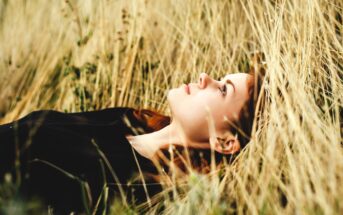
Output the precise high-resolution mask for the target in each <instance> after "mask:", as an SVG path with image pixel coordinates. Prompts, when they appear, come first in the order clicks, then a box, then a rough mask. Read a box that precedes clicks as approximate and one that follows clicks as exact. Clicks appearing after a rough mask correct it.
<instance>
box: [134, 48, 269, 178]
mask: <svg viewBox="0 0 343 215" xmlns="http://www.w3.org/2000/svg"><path fill="white" fill-rule="evenodd" d="M250 65H251V66H250V68H249V71H247V72H248V73H249V74H250V75H252V77H253V78H252V79H248V80H247V86H248V88H249V94H250V99H249V100H248V101H247V102H246V103H245V104H244V106H243V109H242V111H241V112H240V115H239V118H238V120H237V121H235V122H232V126H230V131H231V132H232V133H233V134H236V135H237V138H238V140H239V142H240V150H242V149H243V148H244V147H245V146H246V145H247V144H248V143H249V141H250V138H251V132H252V127H253V122H254V117H255V116H257V115H258V113H255V112H256V108H257V106H256V105H257V102H258V98H259V96H260V95H261V94H263V93H261V92H262V90H261V86H262V82H263V79H264V76H265V67H264V65H263V64H262V55H261V54H260V53H257V54H254V56H253V58H252V61H251V62H250ZM261 97H262V98H264V95H261ZM262 104H263V102H262ZM260 109H261V108H260ZM134 116H135V118H136V119H137V120H138V121H140V122H141V123H142V124H143V125H144V126H145V129H144V130H146V131H148V132H153V131H158V130H160V129H162V128H164V127H165V126H167V125H169V124H170V121H171V119H170V117H169V116H165V115H163V114H160V113H158V112H157V111H153V110H148V109H141V110H135V111H134ZM238 153H239V152H237V153H235V154H233V155H224V154H221V153H219V152H216V151H214V152H211V150H210V149H198V148H191V147H187V148H185V147H183V146H179V145H177V146H175V145H174V146H171V147H170V148H169V149H161V150H159V151H158V153H157V156H156V157H157V158H158V159H159V161H158V162H159V164H160V165H161V166H162V167H163V169H164V170H167V171H169V170H170V167H171V165H173V166H174V167H178V170H181V171H182V172H183V173H187V172H189V171H188V170H189V168H192V169H193V170H196V171H198V172H201V173H206V172H209V171H210V164H211V158H214V159H215V161H214V162H215V164H217V165H220V164H222V163H223V161H225V162H226V163H231V162H232V161H233V160H234V159H235V157H236V156H237V155H238ZM213 155H214V156H213ZM174 170H175V169H174Z"/></svg>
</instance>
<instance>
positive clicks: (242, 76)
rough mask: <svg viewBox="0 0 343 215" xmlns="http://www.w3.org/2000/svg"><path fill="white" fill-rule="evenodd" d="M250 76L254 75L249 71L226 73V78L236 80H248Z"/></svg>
mask: <svg viewBox="0 0 343 215" xmlns="http://www.w3.org/2000/svg"><path fill="white" fill-rule="evenodd" d="M250 77H252V76H251V75H249V74H247V73H234V74H227V75H225V76H224V79H235V80H242V81H246V80H247V79H248V78H250Z"/></svg>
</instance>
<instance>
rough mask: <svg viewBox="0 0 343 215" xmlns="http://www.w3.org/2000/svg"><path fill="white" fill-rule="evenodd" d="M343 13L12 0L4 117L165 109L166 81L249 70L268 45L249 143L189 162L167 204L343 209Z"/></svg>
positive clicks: (263, 0) (326, 6)
mask: <svg viewBox="0 0 343 215" xmlns="http://www.w3.org/2000/svg"><path fill="white" fill-rule="evenodd" d="M342 19H343V2H342V1H340V0H332V1H324V0H311V1H296V0H289V1H286V0H284V1H281V0H280V1H271V0H259V1H255V0H246V1H224V0H218V1H206V0H199V1H185V0H165V1H158V0H150V1H148V0H145V1H139V0H129V1H126V0H118V1H109V0H99V1H91V0H83V1H76V0H74V1H72V0H70V1H68V0H66V1H46V0H36V1H24V0H12V1H5V0H4V1H1V2H0V50H1V51H0V80H1V82H0V92H1V93H0V100H1V104H0V113H1V114H2V115H3V118H2V119H1V121H0V122H1V123H5V122H10V121H12V120H15V119H17V118H19V117H22V116H24V115H26V114H28V113H29V112H31V111H33V110H37V109H55V110H60V111H67V112H72V111H86V110H93V109H101V108H106V107H114V106H131V107H141V108H142V107H143V108H153V109H156V110H159V111H161V112H164V113H166V114H168V106H167V104H166V95H167V94H166V92H167V90H168V89H170V88H173V87H178V86H179V85H180V84H181V83H183V82H189V81H195V80H197V77H198V75H199V74H200V72H202V71H205V72H207V73H209V74H210V75H212V76H214V77H220V76H223V75H224V74H226V73H233V72H238V71H240V70H244V68H246V66H247V63H246V62H247V58H248V57H247V56H249V54H250V53H252V52H254V51H256V50H260V51H262V52H264V53H265V56H266V59H265V60H266V63H267V65H268V73H267V76H266V81H267V82H266V85H265V90H266V91H267V95H268V100H267V101H266V104H265V106H264V108H265V109H264V110H263V113H262V114H261V120H260V121H258V122H256V123H257V127H256V128H257V129H255V130H254V135H253V139H252V141H251V143H250V144H249V146H248V147H247V149H246V150H245V151H244V152H243V153H241V154H240V156H239V158H238V159H237V160H236V162H235V163H234V164H233V165H230V166H227V167H226V171H225V173H224V177H222V178H221V180H219V177H218V174H216V173H213V176H211V175H209V176H200V175H196V174H191V175H190V176H189V177H188V180H187V181H186V182H187V184H186V186H185V187H184V190H185V191H184V192H185V195H181V194H178V193H176V194H175V195H176V199H175V200H174V201H168V200H167V201H166V202H164V205H165V210H164V213H165V214H222V213H226V212H234V211H236V212H237V213H238V214H342V213H343V203H342V197H343V188H342V186H341V185H342V184H343V149H342V136H341V134H342V118H341V117H342V112H341V111H342V104H343V102H342V98H343V84H342V78H343V74H342V73H343V21H342ZM285 199H287V201H285ZM154 211H156V208H151V209H150V213H155V212H154Z"/></svg>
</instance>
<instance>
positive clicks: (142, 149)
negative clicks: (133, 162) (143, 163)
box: [126, 123, 183, 159]
mask: <svg viewBox="0 0 343 215" xmlns="http://www.w3.org/2000/svg"><path fill="white" fill-rule="evenodd" d="M179 134H180V132H178V131H177V126H176V125H174V124H173V123H171V124H169V125H167V126H166V127H164V128H162V129H161V130H158V131H155V132H152V133H148V134H142V135H136V136H131V135H128V136H126V137H127V139H128V140H129V142H130V143H131V145H132V147H133V148H134V149H135V150H136V151H137V152H138V153H139V154H141V155H142V156H144V157H146V158H148V159H152V158H153V156H154V155H155V153H156V152H157V151H158V150H159V149H163V148H168V147H169V145H171V144H173V145H177V144H180V143H182V142H183V141H181V140H182V137H181V136H180V135H179Z"/></svg>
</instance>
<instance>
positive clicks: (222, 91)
mask: <svg viewBox="0 0 343 215" xmlns="http://www.w3.org/2000/svg"><path fill="white" fill-rule="evenodd" d="M219 90H220V92H221V93H222V94H223V95H224V96H225V95H226V90H227V89H226V84H224V85H223V86H222V87H219Z"/></svg>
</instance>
